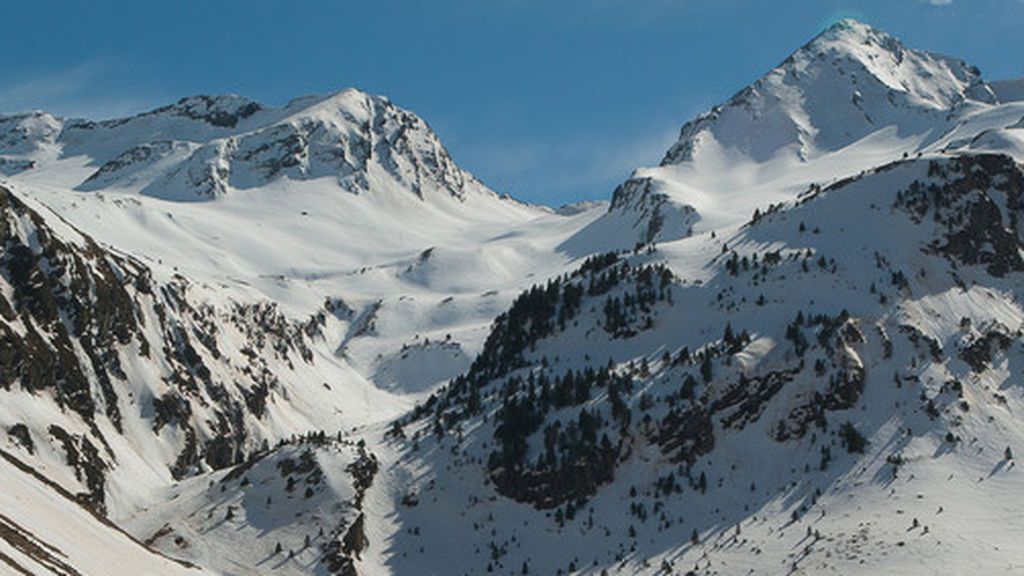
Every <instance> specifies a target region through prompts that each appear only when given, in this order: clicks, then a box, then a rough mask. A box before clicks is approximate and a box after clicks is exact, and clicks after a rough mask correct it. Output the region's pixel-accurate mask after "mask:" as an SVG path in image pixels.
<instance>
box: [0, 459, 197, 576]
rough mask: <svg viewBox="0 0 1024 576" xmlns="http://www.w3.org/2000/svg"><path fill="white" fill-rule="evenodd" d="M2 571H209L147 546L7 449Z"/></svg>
mask: <svg viewBox="0 0 1024 576" xmlns="http://www.w3.org/2000/svg"><path fill="white" fill-rule="evenodd" d="M0 456H2V459H0V483H2V485H3V487H4V489H3V491H2V494H0V500H2V504H0V510H3V513H2V516H0V572H2V573H4V574H18V575H25V574H38V575H40V576H41V575H49V574H52V575H55V576H57V575H69V574H76V575H77V574H81V575H84V576H87V575H94V576H116V575H120V574H124V575H126V576H127V575H131V576H141V575H152V576H157V575H160V576H164V575H166V576H172V575H182V576H184V575H193V576H199V575H201V574H209V572H207V571H205V570H202V569H200V568H198V567H195V566H189V565H187V564H185V563H181V562H176V561H173V560H170V559H169V558H167V557H163V556H161V555H159V554H157V553H155V552H152V551H150V550H148V549H147V548H146V547H145V546H144V545H143V544H142V543H140V542H138V541H136V540H133V539H132V538H131V537H130V536H129V535H128V534H127V533H125V532H123V531H122V530H120V529H119V528H117V527H116V526H114V525H113V524H111V523H110V522H109V521H108V520H106V519H105V518H103V517H101V516H96V515H94V514H93V513H92V512H91V511H89V510H87V509H86V508H84V507H82V505H81V504H80V503H78V502H76V501H75V500H74V498H73V497H72V496H71V494H68V493H66V492H62V491H61V490H60V489H59V488H57V487H55V486H53V485H52V484H50V483H49V481H48V480H46V479H45V478H44V477H43V476H42V475H41V474H40V473H39V472H38V471H34V470H32V469H31V468H30V467H28V466H27V465H25V464H24V463H22V462H20V461H19V460H18V459H17V458H15V457H14V456H12V455H10V454H8V453H7V452H3V453H0Z"/></svg>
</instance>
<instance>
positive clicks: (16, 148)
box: [0, 89, 490, 201]
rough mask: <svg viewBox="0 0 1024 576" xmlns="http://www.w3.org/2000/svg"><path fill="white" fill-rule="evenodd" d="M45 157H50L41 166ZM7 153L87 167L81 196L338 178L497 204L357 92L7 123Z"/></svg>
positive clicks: (414, 123)
mask: <svg viewBox="0 0 1024 576" xmlns="http://www.w3.org/2000/svg"><path fill="white" fill-rule="evenodd" d="M47 146H48V147H50V148H52V149H53V150H50V152H51V153H50V154H49V155H46V156H43V155H40V154H39V153H38V151H39V150H40V149H41V148H43V147H47ZM0 152H4V153H10V154H11V155H12V156H15V155H17V156H23V157H25V158H24V159H23V161H24V160H25V159H28V160H32V161H36V162H37V163H39V164H40V165H42V164H50V165H59V164H60V163H61V160H63V159H69V158H76V157H85V158H87V165H88V166H93V167H95V168H94V171H93V172H92V173H90V174H89V175H88V176H87V177H86V178H84V179H83V180H82V181H81V182H77V183H75V184H76V186H77V187H78V188H79V189H80V190H83V191H90V192H94V191H97V190H115V191H132V192H139V193H142V194H144V195H149V196H155V197H159V198H164V199H170V200H201V199H211V198H215V197H218V196H222V195H224V194H228V193H229V192H230V191H231V190H233V189H251V188H257V187H260V186H263V185H266V184H268V183H270V182H273V181H274V180H277V179H279V178H283V177H286V178H289V179H291V180H313V179H317V178H322V177H332V178H334V179H336V181H337V183H338V185H339V186H340V187H341V188H343V189H344V190H347V191H349V192H352V193H366V192H370V191H371V190H376V189H378V188H380V186H375V185H374V184H373V182H374V181H377V180H386V181H392V182H394V183H395V185H397V186H399V187H402V188H405V189H408V190H409V191H411V192H412V193H413V194H414V195H415V196H416V197H418V198H419V199H420V200H425V199H428V198H430V197H431V196H437V195H445V196H451V197H453V198H455V199H457V200H459V201H465V200H466V199H467V198H470V197H472V196H480V195H489V194H490V192H489V191H488V190H487V189H486V188H485V187H484V186H483V185H482V184H480V183H479V182H478V181H477V180H476V179H475V178H473V176H472V175H470V174H469V173H467V172H465V171H464V170H462V169H460V168H459V167H458V166H456V165H455V163H454V161H453V160H452V158H451V156H450V155H449V154H448V152H447V150H446V149H445V148H444V146H443V145H442V144H441V142H440V140H439V139H438V137H437V135H436V134H435V133H434V132H433V131H432V130H431V129H430V127H429V126H428V125H427V124H426V122H424V121H423V120H422V119H421V118H419V117H418V116H416V115H415V114H413V113H411V112H409V111H407V110H404V109H402V108H399V107H398V106H396V105H394V104H393V103H392V102H391V101H390V100H388V99H387V98H384V97H381V96H374V95H370V94H366V93H364V92H360V91H358V90H354V89H349V90H343V91H340V92H337V93H334V94H330V95H326V96H308V97H304V98H298V99H295V100H292V101H291V102H289V103H288V104H287V105H285V106H284V107H281V108H273V107H269V106H265V105H262V104H260V103H257V102H254V101H252V100H249V99H246V98H243V97H241V96H235V95H221V96H194V97H190V98H183V99H182V100H180V101H178V102H176V103H175V104H171V105H168V106H163V107H160V108H157V109H155V110H152V111H149V112H145V113H142V114H138V115H136V116H131V117H128V118H119V119H113V120H106V121H102V122H92V121H87V120H65V119H61V118H55V117H53V116H50V115H47V114H44V113H33V114H27V115H19V116H10V117H5V118H0ZM13 159H14V158H13V157H12V158H11V159H9V160H10V161H13ZM12 171H13V170H12V169H8V170H7V172H12Z"/></svg>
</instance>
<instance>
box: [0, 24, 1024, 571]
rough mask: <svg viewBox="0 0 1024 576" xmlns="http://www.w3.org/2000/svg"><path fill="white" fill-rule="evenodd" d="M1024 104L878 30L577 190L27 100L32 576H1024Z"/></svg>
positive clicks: (208, 111) (241, 104)
mask: <svg viewBox="0 0 1024 576" xmlns="http://www.w3.org/2000/svg"><path fill="white" fill-rule="evenodd" d="M1022 85H1024V81H1014V80H1009V81H1001V82H989V81H987V80H986V79H985V78H984V77H983V76H982V74H981V72H980V71H979V70H978V69H977V68H975V67H973V66H971V65H970V64H967V63H965V62H962V61H960V60H957V59H955V58H950V57H946V56H940V55H936V54H932V53H928V52H923V51H919V50H914V49H910V48H907V47H905V46H904V45H903V44H902V43H901V42H900V41H899V40H898V39H896V38H894V37H892V36H890V35H888V34H886V33H885V32H882V31H879V30H876V29H873V28H871V27H869V26H866V25H864V24H862V23H859V22H856V21H853V20H844V21H841V22H839V23H837V24H835V25H834V26H832V27H830V28H829V29H828V30H826V31H824V32H823V33H822V34H820V35H819V36H818V37H816V38H814V39H813V40H812V41H811V42H809V43H808V44H806V45H805V46H803V47H802V48H800V49H799V50H797V51H796V52H795V53H793V54H792V55H791V56H790V57H789V58H787V59H786V60H785V61H784V62H782V63H781V64H779V65H778V66H777V67H776V68H774V69H772V70H771V71H770V72H768V73H767V74H766V75H765V76H764V77H762V78H760V79H758V80H756V81H755V82H754V83H753V84H751V85H750V86H748V87H747V88H744V89H742V90H741V91H739V92H738V93H737V94H736V95H735V96H733V97H732V98H731V99H730V100H729V101H728V102H725V103H723V104H721V105H719V106H716V107H714V108H713V109H711V110H710V111H708V112H706V113H705V114H702V115H701V116H699V117H698V118H695V119H693V120H691V121H690V122H688V123H686V124H685V125H684V126H683V128H682V130H681V132H680V135H679V139H678V141H677V142H676V143H675V144H673V145H672V146H671V148H670V149H669V150H668V151H667V152H666V154H665V156H664V159H663V160H662V161H661V163H660V165H658V166H655V167H646V168H638V169H637V170H636V171H635V172H634V173H633V175H632V176H631V177H630V178H629V179H628V180H627V181H626V182H624V183H622V184H621V185H620V186H619V187H618V188H617V189H616V190H615V191H614V193H613V194H612V196H611V200H610V202H608V203H598V204H583V205H575V206H567V207H562V208H559V209H552V208H547V207H543V206H534V205H528V204H524V203H521V202H518V201H516V200H514V199H512V198H510V197H508V196H503V195H499V194H496V193H495V192H493V191H491V190H490V189H488V188H487V187H486V186H485V185H484V184H483V183H481V182H480V181H478V180H477V179H476V178H474V177H473V176H472V175H471V174H469V173H468V172H466V171H464V170H462V169H461V168H459V167H458V166H457V165H456V164H455V162H454V161H453V159H452V158H451V156H450V155H449V154H448V152H447V151H446V150H445V148H444V146H443V145H442V144H441V142H440V140H439V139H438V137H437V135H436V134H435V133H434V132H433V131H432V130H431V128H430V127H429V126H428V125H427V123H426V122H425V121H424V120H422V119H420V118H419V117H418V116H416V115H415V114H413V113H411V112H409V111H406V110H404V109H402V108H400V107H398V106H397V105H395V104H393V103H392V102H391V101H390V100H388V99H386V98H383V97H380V96H374V95H369V94H366V93H363V92H360V91H358V90H345V91H342V92H338V93H335V94H330V95H326V96H310V97H303V98H298V99H295V100H293V101H291V102H289V103H287V104H286V105H284V106H282V107H271V106H267V105H264V104H261V103H259V102H255V101H251V100H248V99H246V98H243V97H240V96H234V95H223V96H196V97H190V98H184V99H182V100H180V101H178V102H176V103H174V104H170V105H168V106H164V107H161V108H157V109H155V110H152V111H149V112H146V113H142V114H139V115H136V116H132V117H128V118H119V119H114V120H105V121H90V120H82V119H73V118H61V117H56V116H53V115H50V114H48V113H46V112H41V111H35V112H29V113H25V114H19V115H14V116H6V117H0V242H2V250H0V279H2V280H0V456H2V458H0V476H2V485H3V486H4V489H3V490H2V494H0V573H5V574H6V573H10V574H21V575H24V574H46V575H49V574H54V575H64V576H67V575H79V574H81V575H107V574H115V575H116V574H122V573H123V574H160V575H163V574H167V575H172V574H173V575H177V574H196V575H199V574H225V575H226V574H230V575H249V574H324V575H326V574H341V575H345V576H354V575H367V576H373V575H384V574H438V575H442V574H443V575H448V574H467V575H476V574H516V575H522V574H546V575H569V574H595V575H596V574H600V575H602V576H603V575H614V574H678V575H683V574H695V575H696V574H722V575H725V574H937V573H963V572H966V571H969V570H970V571H975V572H979V573H986V574H1002V573H1005V574H1013V573H1021V572H1022V571H1024V548H1022V547H1021V545H1020V542H1021V541H1022V538H1024V502H1022V501H1021V499H1020V498H1019V495H1020V494H1021V493H1022V492H1024V475H1022V472H1021V470H1020V469H1018V468H1017V467H1016V459H1015V458H1016V457H1017V455H1018V454H1020V455H1022V456H1024V423H1022V422H1021V421H1020V419H1018V418H1017V415H1018V414H1020V413H1021V412H1022V411H1024V380H1022V379H1021V374H1022V373H1024V339H1022V330H1024V303H1022V298H1024V283H1022V280H1024V167H1022V164H1021V163H1022V162H1024V90H1022V89H1021V86H1022Z"/></svg>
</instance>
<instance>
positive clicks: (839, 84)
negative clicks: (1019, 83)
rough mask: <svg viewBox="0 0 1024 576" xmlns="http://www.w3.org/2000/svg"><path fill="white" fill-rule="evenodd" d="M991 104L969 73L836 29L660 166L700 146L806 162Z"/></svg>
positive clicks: (693, 130)
mask: <svg viewBox="0 0 1024 576" xmlns="http://www.w3.org/2000/svg"><path fill="white" fill-rule="evenodd" d="M995 102H996V97H995V95H994V94H993V92H992V90H991V88H989V87H988V86H987V85H986V84H985V82H984V80H983V79H982V77H981V72H980V71H979V70H978V69H977V68H976V67H974V66H971V65H969V64H967V63H965V62H963V61H961V60H957V59H953V58H948V57H945V56H939V55H935V54H931V53H928V52H924V51H918V50H911V49H908V48H906V47H905V46H904V45H903V44H902V43H901V42H900V41H899V40H898V39H896V38H895V37H893V36H891V35H889V34H886V33H885V32H882V31H880V30H876V29H874V28H871V27H870V26H867V25H865V24H862V23H860V22H856V21H853V20H843V21H841V22H839V23H837V24H835V25H833V26H832V27H830V28H829V29H828V30H826V31H825V32H823V33H822V34H820V35H819V36H818V37H816V38H815V39H813V40H812V41H811V42H809V43H808V44H807V45H805V46H804V47H802V48H800V49H799V50H797V51H796V52H795V53H794V54H792V55H791V56H790V57H789V58H787V59H786V60H785V61H784V62H783V63H782V64H780V65H779V66H778V67H776V68H775V69H773V70H772V71H771V72H769V73H768V74H767V75H766V76H764V77H763V78H761V79H760V80H758V81H757V82H755V83H754V84H752V85H751V86H749V87H747V88H744V89H743V90H741V91H740V92H739V93H737V94H736V95H735V96H733V97H732V98H731V99H730V100H729V102H727V103H726V104H724V105H722V106H716V107H715V108H713V109H712V110H711V111H710V112H708V113H706V114H704V115H702V116H701V117H699V118H698V119H696V120H694V121H692V122H690V123H688V124H687V125H686V126H684V127H683V129H682V132H681V134H680V138H679V142H677V143H676V144H675V145H674V146H672V148H671V149H669V151H668V153H666V155H665V158H664V160H663V161H662V164H663V165H668V164H678V163H680V162H685V161H690V160H694V159H696V158H698V157H699V156H700V154H701V149H702V148H703V147H706V146H707V147H710V146H717V147H720V148H722V149H724V150H730V151H734V152H735V153H738V154H742V155H744V156H747V157H749V158H750V159H752V160H755V161H758V162H763V161H766V160H770V159H772V158H773V157H775V156H776V155H777V154H779V153H780V152H783V151H785V152H787V153H792V154H795V155H797V156H798V157H800V158H802V159H809V158H813V157H816V156H818V155H820V154H822V153H827V152H829V151H835V150H838V149H840V148H843V147H845V146H847V145H849V144H852V143H853V142H855V141H857V140H859V139H861V138H863V137H864V136H866V135H868V134H870V133H872V132H875V131H877V130H880V129H882V128H884V127H888V126H895V127H896V129H897V131H898V132H900V133H920V132H922V131H928V130H931V129H935V128H941V125H942V124H943V123H944V122H945V120H946V119H945V116H946V115H948V114H950V113H951V112H953V111H954V109H956V108H957V107H959V106H966V105H970V104H975V105H978V104H994V103H995ZM711 141H714V143H712V142H711Z"/></svg>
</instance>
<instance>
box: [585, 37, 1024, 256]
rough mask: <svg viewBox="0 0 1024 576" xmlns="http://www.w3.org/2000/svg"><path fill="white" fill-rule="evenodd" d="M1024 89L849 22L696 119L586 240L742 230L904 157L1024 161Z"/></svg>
mask: <svg viewBox="0 0 1024 576" xmlns="http://www.w3.org/2000/svg"><path fill="white" fill-rule="evenodd" d="M1015 86H1016V84H1015V83H1014V82H1003V83H998V84H997V85H996V87H995V88H993V86H991V85H989V84H988V83H987V82H986V81H985V80H984V78H983V77H982V75H981V72H980V71H979V70H978V69H977V68H976V67H975V66H972V65H970V64H968V63H966V62H963V61H961V60H958V59H956V58H951V57H947V56H941V55H937V54H932V53H930V52H926V51H922V50H916V49H910V48H907V47H906V46H904V45H903V44H902V43H901V42H900V41H899V40H898V39H897V38H895V37H894V36H891V35H889V34H887V33H885V32H883V31H880V30H877V29H875V28H872V27H870V26H868V25H866V24H863V23H860V22H857V21H854V20H843V21H840V22H838V23H836V24H835V25H833V26H831V27H830V28H828V29H827V30H825V31H824V32H822V33H821V34H819V35H818V36H817V37H815V38H814V39H813V40H811V41H810V42H808V43H807V44H806V45H804V46H803V47H801V48H800V49H798V50H797V51H796V52H794V53H793V54H792V55H791V56H789V57H788V58H786V60H785V61H783V62H782V63H781V64H780V65H779V66H777V67H775V68H774V69H772V70H771V71H769V72H768V73H767V74H766V75H765V76H764V77H762V78H760V79H758V80H757V81H755V82H754V83H753V84H751V85H750V86H748V87H746V88H744V89H742V90H740V91H739V92H738V93H737V94H736V95H735V96H733V97H732V98H731V99H730V100H729V101H727V102H726V103H724V104H721V105H719V106H715V107H714V108H712V109H711V110H710V111H708V112H706V113H705V114H702V115H701V116H699V117H698V118H696V119H694V120H692V121H690V122H687V123H686V124H685V125H684V126H683V128H682V130H681V132H680V137H679V140H678V141H677V142H676V143H675V144H674V145H672V147H671V148H669V150H668V151H667V152H666V154H665V156H664V158H663V159H662V161H661V164H660V165H659V166H656V167H651V168H640V169H638V170H637V171H636V172H635V173H634V174H633V176H632V177H631V179H630V180H628V181H627V182H625V183H624V184H623V185H621V186H620V187H619V188H618V189H617V190H616V191H615V194H614V195H613V199H612V204H611V208H610V210H609V215H608V217H606V218H605V219H603V221H601V222H597V223H595V228H594V229H593V230H589V231H585V234H586V235H587V236H588V237H607V236H608V231H609V230H621V231H625V234H624V236H625V238H623V239H622V240H621V241H620V242H619V243H618V244H609V245H608V246H607V247H609V248H626V247H630V246H632V244H633V243H634V242H648V241H652V240H670V239H675V238H683V237H686V236H687V235H689V234H692V233H694V232H700V231H707V230H712V229H715V228H717V227H721V226H725V225H736V224H739V223H740V222H742V221H743V220H744V219H746V218H747V217H749V216H750V215H751V214H752V213H753V211H754V210H755V209H760V210H765V209H766V208H767V207H768V206H770V205H771V204H775V203H780V202H792V201H793V200H795V199H796V197H797V196H798V195H799V194H800V193H802V192H804V191H806V190H807V189H808V188H809V187H812V186H827V185H828V184H829V183H831V182H835V181H837V180H840V179H842V178H845V177H848V176H853V175H856V174H857V173H859V172H861V171H864V170H867V169H870V168H872V167H874V166H877V165H879V164H882V163H885V162H887V161H889V160H892V159H896V158H900V157H904V156H905V155H914V156H916V155H919V154H924V155H927V154H944V153H949V152H953V151H964V150H971V151H976V152H977V151H990V152H999V153H1004V154H1010V155H1011V156H1014V157H1016V158H1019V159H1024V140H1021V137H1020V135H1019V132H1020V131H1019V130H1015V129H1014V128H1015V127H1016V126H1017V125H1019V124H1017V123H1018V122H1020V120H1021V118H1022V117H1024V105H1022V103H1021V102H1017V101H1015V100H1017V98H1014V94H1015V90H1016V89H1015ZM1000 95H1001V96H1000Z"/></svg>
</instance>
